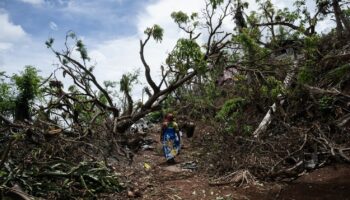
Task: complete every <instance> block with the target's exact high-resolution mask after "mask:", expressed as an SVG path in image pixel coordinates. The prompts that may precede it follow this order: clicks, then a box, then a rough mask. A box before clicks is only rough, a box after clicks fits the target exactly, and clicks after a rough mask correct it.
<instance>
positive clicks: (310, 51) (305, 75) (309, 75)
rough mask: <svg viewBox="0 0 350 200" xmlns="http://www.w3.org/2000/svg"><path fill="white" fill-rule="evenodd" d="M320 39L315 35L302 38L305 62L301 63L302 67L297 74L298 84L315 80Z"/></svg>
mask: <svg viewBox="0 0 350 200" xmlns="http://www.w3.org/2000/svg"><path fill="white" fill-rule="evenodd" d="M319 43H320V37H319V36H317V35H314V36H309V37H305V38H304V48H303V53H304V54H305V58H306V60H305V61H304V62H303V63H302V67H301V69H300V71H299V74H298V82H299V83H301V84H305V83H311V82H312V81H314V78H315V71H316V66H317V62H318V45H319Z"/></svg>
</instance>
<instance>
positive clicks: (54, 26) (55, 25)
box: [49, 21, 58, 31]
mask: <svg viewBox="0 0 350 200" xmlns="http://www.w3.org/2000/svg"><path fill="white" fill-rule="evenodd" d="M49 27H50V29H51V30H53V31H57V30H58V26H57V24H56V23H55V22H52V21H51V22H50V23H49Z"/></svg>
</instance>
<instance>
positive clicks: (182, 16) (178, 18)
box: [171, 11, 189, 24]
mask: <svg viewBox="0 0 350 200" xmlns="http://www.w3.org/2000/svg"><path fill="white" fill-rule="evenodd" d="M171 18H173V19H174V21H175V22H176V23H177V24H182V23H187V22H188V21H189V17H188V15H187V14H186V13H184V12H182V11H178V12H172V13H171Z"/></svg>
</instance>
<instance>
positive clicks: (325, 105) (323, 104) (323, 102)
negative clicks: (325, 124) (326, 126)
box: [318, 96, 334, 111]
mask: <svg viewBox="0 0 350 200" xmlns="http://www.w3.org/2000/svg"><path fill="white" fill-rule="evenodd" d="M333 101H334V99H333V98H332V97H329V96H324V97H322V98H321V99H319V100H318V105H319V108H320V110H321V111H329V110H330V109H331V108H332V105H333Z"/></svg>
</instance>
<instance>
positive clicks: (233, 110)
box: [216, 97, 247, 134]
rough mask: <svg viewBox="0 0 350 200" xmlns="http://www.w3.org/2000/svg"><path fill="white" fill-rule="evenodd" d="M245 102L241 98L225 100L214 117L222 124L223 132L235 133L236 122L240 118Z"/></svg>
mask: <svg viewBox="0 0 350 200" xmlns="http://www.w3.org/2000/svg"><path fill="white" fill-rule="evenodd" d="M246 103H247V102H246V100H245V99H243V98H242V97H235V98H233V99H229V100H227V101H226V102H225V103H224V105H223V106H222V107H221V109H220V111H219V112H218V113H217V115H216V119H218V120H220V121H222V122H224V124H225V131H226V132H228V133H230V134H232V133H233V132H235V131H237V128H238V120H239V118H240V117H241V116H242V112H243V107H244V106H245V105H246Z"/></svg>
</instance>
